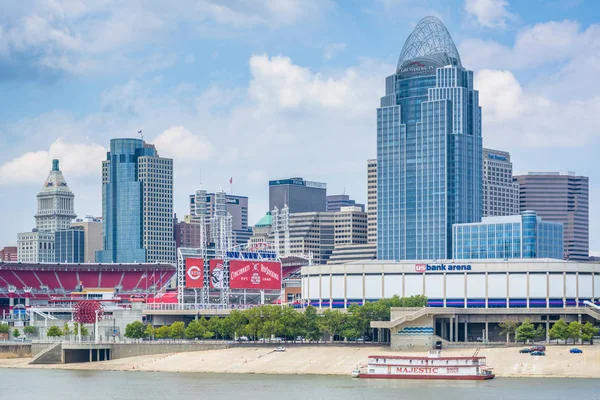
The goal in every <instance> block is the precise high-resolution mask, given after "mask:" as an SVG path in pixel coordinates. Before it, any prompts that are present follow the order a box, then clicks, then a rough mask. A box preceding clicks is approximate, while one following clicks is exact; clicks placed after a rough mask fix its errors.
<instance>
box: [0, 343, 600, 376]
mask: <svg viewBox="0 0 600 400" xmlns="http://www.w3.org/2000/svg"><path fill="white" fill-rule="evenodd" d="M570 348H571V347H570V346H552V347H549V348H548V351H547V352H546V354H547V355H546V356H545V357H533V356H530V355H529V354H520V353H519V352H518V350H519V348H518V347H513V348H497V349H482V350H481V351H480V353H479V354H480V355H482V356H486V357H487V363H488V365H489V366H491V367H493V368H494V371H495V372H496V375H497V376H502V377H572V378H600V348H596V347H595V346H594V347H589V346H584V347H582V348H583V350H584V353H583V354H570V353H569V349H570ZM473 352H474V349H461V350H445V351H444V352H443V354H444V355H446V356H449V355H453V356H454V355H456V356H469V355H472V354H473ZM374 354H382V355H383V354H396V355H398V354H402V355H425V353H423V352H421V353H417V352H402V353H399V352H392V351H390V350H389V348H386V347H381V348H378V347H362V346H357V347H348V346H340V347H336V346H331V347H323V346H320V347H317V346H298V347H289V348H287V349H286V351H285V352H283V353H279V352H273V351H272V349H270V348H232V349H226V350H209V351H201V352H192V353H177V354H161V355H151V356H139V357H131V358H124V359H120V360H111V361H103V362H95V363H84V364H62V365H29V364H28V362H29V360H30V359H25V358H21V359H7V360H0V368H50V369H77V370H112V371H157V372H201V373H202V372H212V373H252V374H315V375H348V376H349V375H350V373H351V372H352V370H353V369H354V367H355V366H356V365H359V364H365V363H366V361H367V357H368V356H369V355H374Z"/></svg>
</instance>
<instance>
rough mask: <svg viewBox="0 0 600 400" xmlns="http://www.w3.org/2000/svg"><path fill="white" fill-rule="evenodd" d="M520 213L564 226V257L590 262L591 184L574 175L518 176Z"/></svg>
mask: <svg viewBox="0 0 600 400" xmlns="http://www.w3.org/2000/svg"><path fill="white" fill-rule="evenodd" d="M515 180H516V181H517V182H518V183H519V186H520V188H519V202H520V209H521V211H525V210H534V211H536V212H537V215H539V216H540V217H542V218H543V219H544V220H546V221H555V222H562V223H563V226H564V257H565V258H566V259H568V260H579V261H587V260H588V258H589V238H590V234H589V182H588V177H587V176H578V175H575V173H574V172H568V173H559V172H530V173H528V174H527V175H518V176H515Z"/></svg>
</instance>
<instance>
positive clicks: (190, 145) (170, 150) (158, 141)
mask: <svg viewBox="0 0 600 400" xmlns="http://www.w3.org/2000/svg"><path fill="white" fill-rule="evenodd" d="M152 143H154V145H156V148H157V149H158V151H159V154H160V155H161V156H163V157H170V158H176V159H178V160H186V161H187V160H192V161H200V160H206V159H208V158H209V157H210V155H211V152H212V146H211V144H210V143H209V142H208V141H206V139H205V138H203V137H202V136H199V135H194V134H193V133H192V132H190V131H188V130H187V129H185V128H184V127H183V126H172V127H170V128H169V129H167V130H165V131H164V132H163V133H161V134H160V135H158V136H157V137H156V138H154V140H153V141H152Z"/></svg>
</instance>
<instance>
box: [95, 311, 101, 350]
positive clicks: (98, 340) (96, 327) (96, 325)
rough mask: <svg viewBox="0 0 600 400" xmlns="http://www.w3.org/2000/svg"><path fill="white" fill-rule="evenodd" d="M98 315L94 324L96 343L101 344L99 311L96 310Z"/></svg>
mask: <svg viewBox="0 0 600 400" xmlns="http://www.w3.org/2000/svg"><path fill="white" fill-rule="evenodd" d="M94 313H95V314H96V322H95V323H94V341H95V342H96V343H100V338H99V337H98V310H94Z"/></svg>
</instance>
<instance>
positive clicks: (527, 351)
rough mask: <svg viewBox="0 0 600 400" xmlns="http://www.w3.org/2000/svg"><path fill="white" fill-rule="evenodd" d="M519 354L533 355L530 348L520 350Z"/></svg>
mask: <svg viewBox="0 0 600 400" xmlns="http://www.w3.org/2000/svg"><path fill="white" fill-rule="evenodd" d="M519 353H531V349H530V348H529V347H525V348H524V349H521V350H519Z"/></svg>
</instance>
